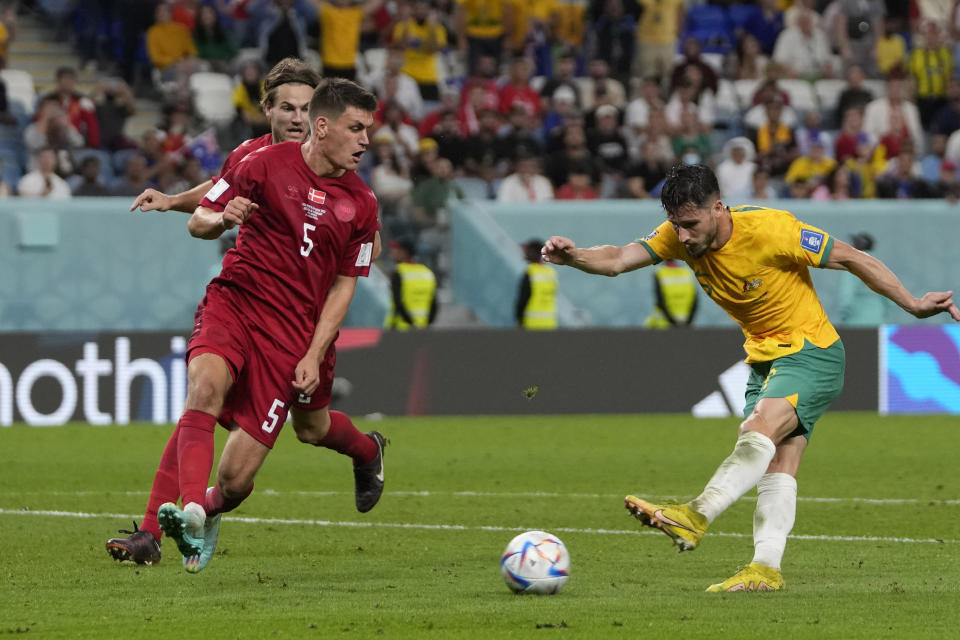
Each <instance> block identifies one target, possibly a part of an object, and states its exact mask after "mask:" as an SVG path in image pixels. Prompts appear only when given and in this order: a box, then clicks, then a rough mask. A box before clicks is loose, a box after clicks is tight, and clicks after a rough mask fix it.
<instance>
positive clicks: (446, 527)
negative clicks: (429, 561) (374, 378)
mask: <svg viewBox="0 0 960 640" xmlns="http://www.w3.org/2000/svg"><path fill="white" fill-rule="evenodd" d="M0 515H6V516H52V517H59V518H117V519H121V520H127V519H129V520H133V519H135V518H138V517H139V516H135V515H130V514H123V513H85V512H82V511H54V510H41V509H37V510H27V509H2V508H0ZM223 519H224V520H225V521H227V522H242V523H244V524H290V525H306V526H310V527H352V528H359V529H377V528H383V529H417V530H421V531H531V530H533V529H535V528H536V527H508V526H503V525H466V524H420V523H414V522H355V521H349V520H304V519H299V518H250V517H245V516H224V517H223ZM551 530H552V531H559V532H561V533H587V534H599V535H617V536H636V535H639V536H643V535H651V536H659V535H663V534H661V533H660V532H659V531H637V530H633V529H583V528H576V527H553V528H552V529H551ZM710 535H711V536H722V537H724V538H752V537H753V536H752V535H751V534H747V533H727V532H723V531H712V532H710ZM790 537H791V538H792V539H794V540H818V541H822V542H904V543H911V544H956V543H958V542H960V540H950V539H939V538H898V537H887V536H825V535H792V536H790Z"/></svg>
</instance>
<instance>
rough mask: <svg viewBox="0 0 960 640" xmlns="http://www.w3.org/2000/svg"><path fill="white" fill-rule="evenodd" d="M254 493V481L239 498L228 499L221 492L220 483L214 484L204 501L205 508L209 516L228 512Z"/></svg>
mask: <svg viewBox="0 0 960 640" xmlns="http://www.w3.org/2000/svg"><path fill="white" fill-rule="evenodd" d="M251 493H253V483H252V482H251V483H250V487H249V488H248V489H247V492H246V493H244V494H243V496H241V497H239V498H233V499H227V498H225V497H224V495H223V494H222V493H221V492H220V486H219V485H216V484H215V485H213V489H211V490H210V492H209V493H207V495H206V498H205V499H204V503H203V510H204V511H206V512H207V517H208V518H209V517H210V516H215V515H217V514H218V513H226V512H228V511H233V510H234V509H236V508H237V507H239V506H240V503H241V502H243V501H244V500H246V499H247V496H249V495H250V494H251Z"/></svg>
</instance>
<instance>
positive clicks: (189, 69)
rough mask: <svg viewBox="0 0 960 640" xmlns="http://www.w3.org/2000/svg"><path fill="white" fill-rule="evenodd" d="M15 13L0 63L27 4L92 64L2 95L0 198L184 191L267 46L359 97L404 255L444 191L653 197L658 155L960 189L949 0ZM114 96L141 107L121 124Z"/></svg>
mask: <svg viewBox="0 0 960 640" xmlns="http://www.w3.org/2000/svg"><path fill="white" fill-rule="evenodd" d="M14 4H15V5H19V6H16V7H13V6H11V7H7V8H6V9H5V10H3V11H0V20H2V22H3V25H4V26H3V28H2V30H0V40H2V42H0V54H2V55H0V59H3V60H5V59H6V51H7V49H8V47H9V42H10V40H11V39H12V38H14V37H15V36H16V15H17V11H16V10H14V9H19V11H20V13H21V14H23V12H26V11H33V12H39V13H40V14H42V15H45V16H47V17H49V18H51V21H52V22H54V23H56V24H58V25H60V29H61V30H62V31H63V32H64V33H65V34H67V35H68V36H69V38H70V40H71V42H72V43H73V44H74V46H75V49H76V52H77V60H78V67H80V68H87V67H89V68H98V69H100V70H101V72H102V76H103V77H104V78H105V79H104V80H102V81H101V82H99V83H98V84H97V86H96V87H95V88H94V89H93V90H92V91H91V92H90V93H89V94H87V93H84V92H81V91H78V90H77V88H76V86H77V82H76V78H77V74H76V72H75V71H74V70H73V69H70V68H63V69H60V70H59V71H58V72H57V74H56V86H55V88H54V89H53V90H51V91H49V92H47V93H44V94H42V95H39V96H36V98H35V102H34V104H32V105H28V106H27V107H26V108H25V107H24V104H23V100H20V101H17V100H14V99H12V96H11V95H8V94H9V93H10V92H9V91H8V90H7V88H4V90H3V92H2V93H0V129H2V131H0V161H2V162H3V167H4V171H3V176H4V180H3V184H2V185H0V194H3V195H14V194H19V195H21V196H35V197H44V196H46V197H69V196H71V195H74V196H97V195H124V196H133V195H136V194H137V193H140V192H141V191H142V190H143V189H144V188H146V187H147V186H154V187H156V188H158V189H160V190H161V191H164V192H167V193H171V192H176V191H178V190H182V189H186V188H188V187H190V186H193V185H196V184H199V183H200V182H202V181H203V180H205V179H206V178H207V177H209V176H210V175H213V174H215V173H216V171H217V169H218V168H219V162H220V161H221V160H222V158H223V157H224V156H225V154H226V153H227V152H229V151H230V149H232V148H233V146H235V145H236V144H237V143H239V142H240V141H242V140H243V139H246V138H249V137H253V136H257V135H261V134H263V133H264V132H265V131H267V129H266V123H265V120H264V118H263V114H262V111H261V109H260V107H259V102H260V97H261V84H260V81H261V77H262V75H263V74H264V73H265V72H266V71H267V70H268V69H269V68H270V67H271V66H272V65H273V64H274V63H276V62H277V61H278V60H280V59H282V58H284V57H286V56H296V57H301V58H303V59H305V60H307V61H309V62H310V63H311V64H313V65H315V66H317V67H318V68H322V70H323V73H324V74H325V75H328V76H342V77H349V78H355V79H357V80H358V81H360V82H361V83H363V84H365V85H367V86H369V87H370V88H371V89H373V90H374V91H375V92H376V94H377V96H378V97H379V99H380V108H379V110H378V112H377V114H376V122H377V124H376V125H375V128H374V130H373V134H372V140H371V150H370V152H369V153H368V154H366V157H365V159H364V164H363V166H362V168H361V175H362V176H363V177H364V178H365V179H366V180H367V181H368V183H369V184H370V185H371V186H372V188H373V189H374V191H375V193H376V194H377V196H378V198H379V200H380V203H381V208H382V212H381V213H382V218H383V221H384V225H385V229H386V232H387V233H388V234H392V235H394V236H396V237H400V236H404V237H416V238H419V239H420V244H419V245H418V246H419V247H420V248H421V249H423V250H424V251H425V252H426V253H429V252H430V251H431V248H432V249H433V250H436V248H437V246H438V242H439V241H438V240H437V238H436V237H434V236H439V235H442V230H443V226H444V224H445V218H444V205H445V203H446V202H447V201H448V200H449V199H450V198H451V197H455V198H496V199H499V200H505V201H542V200H550V199H589V198H598V197H599V198H649V197H657V195H658V187H659V185H660V184H661V183H662V181H663V178H664V176H665V175H666V172H667V169H668V168H669V167H670V166H671V165H672V164H673V163H674V162H676V161H682V162H685V163H689V164H693V163H706V164H709V165H711V166H712V167H713V168H714V169H715V170H716V172H717V175H718V177H719V179H720V184H721V188H722V191H723V196H724V198H727V199H730V200H731V201H732V202H747V201H762V200H766V199H770V198H812V199H815V200H843V199H852V198H875V197H878V198H941V197H943V198H948V199H951V200H955V199H956V198H957V197H958V195H960V182H958V175H960V174H958V168H960V132H958V131H960V81H958V76H957V73H958V71H957V70H958V65H957V62H958V60H960V11H958V9H957V3H956V2H952V1H949V0H946V1H944V0H832V1H829V2H827V1H823V0H820V1H818V0H798V1H797V2H794V3H791V2H790V0H759V1H758V2H757V3H746V4H737V3H730V2H724V1H719V2H711V3H700V2H695V1H694V2H685V1H684V0H430V1H428V0H364V1H363V2H356V3H354V2H351V1H350V0H212V1H200V0H175V1H173V2H156V1H152V0H72V1H69V2H68V1H67V0H33V2H21V3H14ZM5 77H6V76H5ZM37 80H38V81H39V80H47V79H37ZM214 86H216V87H221V86H223V87H226V89H225V91H223V90H221V91H219V92H218V91H213V90H211V87H214ZM131 87H132V88H131ZM135 94H137V95H140V96H148V97H152V98H154V99H156V100H158V101H160V103H161V104H162V110H161V113H162V114H163V116H162V119H161V121H160V122H158V123H157V126H156V127H155V128H152V129H150V130H148V131H146V132H145V133H143V134H142V135H140V136H138V137H137V138H136V139H132V138H130V137H128V135H126V133H125V128H124V124H125V122H126V120H127V119H128V118H130V117H131V116H132V115H133V113H134V111H135V109H136V102H135V99H134V95H135ZM228 103H229V104H228ZM431 234H434V235H433V236H432V235H431Z"/></svg>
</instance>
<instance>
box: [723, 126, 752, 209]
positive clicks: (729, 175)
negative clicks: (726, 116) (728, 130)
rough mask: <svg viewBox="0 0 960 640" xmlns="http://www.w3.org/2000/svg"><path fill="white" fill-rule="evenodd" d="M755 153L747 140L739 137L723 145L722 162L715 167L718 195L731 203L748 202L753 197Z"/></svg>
mask: <svg viewBox="0 0 960 640" xmlns="http://www.w3.org/2000/svg"><path fill="white" fill-rule="evenodd" d="M756 155H757V151H756V149H755V148H754V146H753V143H752V142H750V139H749V138H745V137H743V136H739V137H736V138H731V139H730V140H727V143H726V144H725V145H723V161H722V162H721V163H720V164H719V165H717V181H718V182H719V183H720V195H721V196H723V199H724V200H730V201H732V202H749V201H750V200H751V199H752V197H753V174H754V173H756V171H757V163H756V162H754V161H753V159H754V158H755V157H756Z"/></svg>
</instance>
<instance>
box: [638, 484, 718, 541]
mask: <svg viewBox="0 0 960 640" xmlns="http://www.w3.org/2000/svg"><path fill="white" fill-rule="evenodd" d="M623 501H624V505H625V506H626V507H627V511H629V512H630V514H631V515H633V517H634V518H636V519H637V520H639V521H640V522H641V523H643V524H644V525H646V526H648V527H653V528H654V529H660V531H663V532H664V533H665V534H667V535H668V536H670V538H671V539H672V540H673V543H674V544H675V545H677V549H678V550H679V551H693V550H694V549H696V548H697V545H698V544H700V540H701V538H703V534H705V533H706V532H707V527H708V526H709V525H708V523H707V519H706V518H704V517H703V516H702V515H700V514H699V513H697V512H696V511H694V510H693V508H692V507H691V506H690V505H688V504H651V503H649V502H647V501H646V500H641V499H640V498H637V497H636V496H627V497H626V498H624V499H623Z"/></svg>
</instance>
